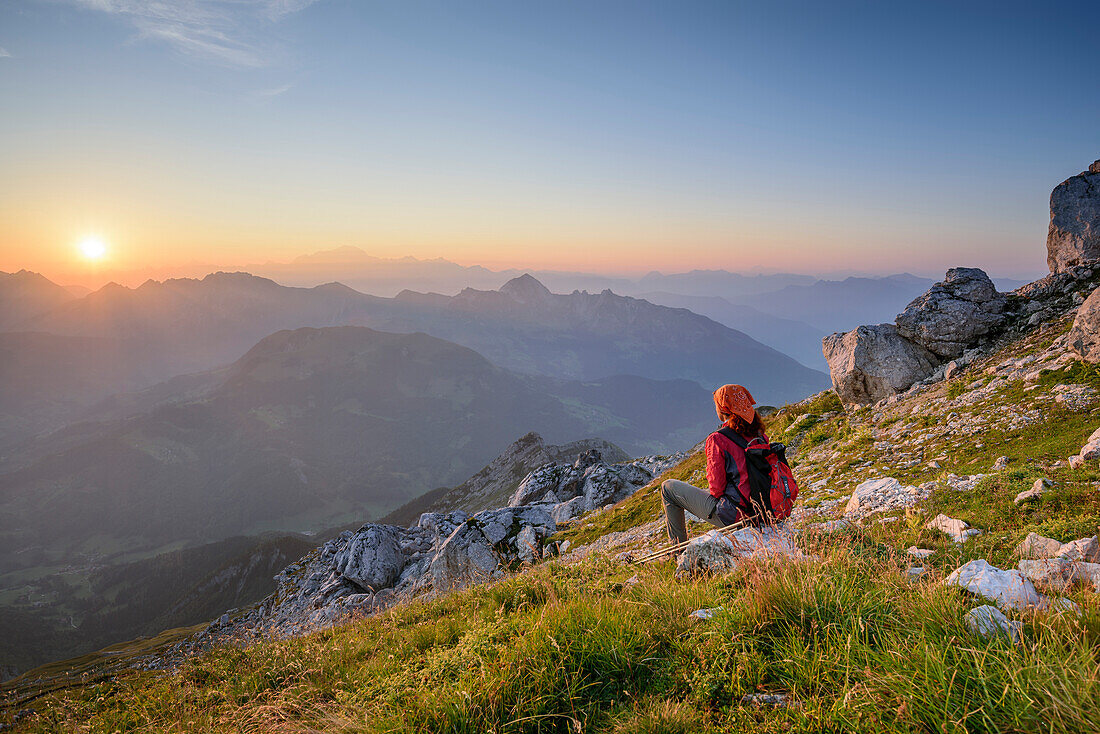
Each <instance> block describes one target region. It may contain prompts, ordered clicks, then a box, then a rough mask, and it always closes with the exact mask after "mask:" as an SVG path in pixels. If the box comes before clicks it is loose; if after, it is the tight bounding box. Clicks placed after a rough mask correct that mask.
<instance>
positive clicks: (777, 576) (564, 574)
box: [0, 330, 1100, 734]
mask: <svg viewBox="0 0 1100 734" xmlns="http://www.w3.org/2000/svg"><path fill="white" fill-rule="evenodd" d="M1057 333H1058V332H1057V330H1050V331H1048V332H1047V333H1041V334H1038V335H1035V336H1033V337H1032V338H1031V339H1029V340H1028V341H1025V342H1022V343H1019V344H1016V345H1013V346H1012V347H1010V348H1009V350H1007V351H1006V352H1005V353H1003V354H1001V355H998V356H997V357H996V358H995V359H993V360H990V363H993V362H997V361H1003V360H1004V359H1006V358H1008V357H1009V356H1016V355H1019V354H1023V353H1027V352H1028V351H1029V350H1030V351H1035V350H1039V349H1042V348H1044V347H1045V345H1046V344H1049V342H1050V340H1051V339H1052V338H1053V337H1054V336H1056V335H1057ZM985 366H986V363H983V364H979V365H975V366H973V367H972V368H971V369H970V370H968V372H967V373H966V374H965V375H964V376H963V377H961V378H958V379H957V380H956V381H952V382H949V383H946V384H942V385H939V386H936V387H935V388H933V389H932V390H929V391H927V392H925V393H922V394H921V395H920V396H917V397H914V398H910V399H903V400H902V401H900V402H898V403H897V404H895V405H892V406H889V407H888V408H887V409H886V410H883V411H881V415H875V413H876V411H871V410H862V411H855V412H853V413H848V414H845V413H843V412H840V413H837V414H836V415H833V416H831V417H824V418H815V417H814V416H829V413H830V412H831V411H834V410H836V409H837V408H838V407H839V405H838V404H837V403H836V399H835V396H831V395H830V394H828V393H826V394H823V395H822V396H819V397H818V398H816V399H815V400H814V401H810V402H807V403H804V404H800V405H797V406H789V407H788V408H786V409H784V410H783V411H781V412H780V413H778V414H777V415H776V416H774V417H773V418H772V419H771V432H772V434H773V437H775V438H780V439H785V440H788V441H791V442H793V443H797V444H800V446H801V449H800V451H799V453H798V464H799V465H798V467H797V469H796V473H797V474H798V475H799V477H800V479H801V480H802V481H803V484H804V485H805V487H806V489H805V490H804V498H805V504H806V505H807V506H811V507H812V506H815V505H821V504H822V503H824V502H828V501H829V500H834V501H835V500H843V497H844V496H845V495H846V493H847V492H848V491H849V490H850V488H851V487H852V486H854V485H855V484H856V483H858V481H861V480H862V479H865V478H868V477H871V476H898V477H899V478H901V479H903V481H906V482H909V483H913V482H917V481H929V480H936V479H938V478H942V477H943V475H944V474H945V473H946V472H947V471H953V472H956V473H959V474H963V473H968V472H974V471H977V470H979V469H980V470H981V471H983V472H987V471H989V466H990V465H991V464H992V462H993V460H994V459H995V458H996V457H997V456H1001V455H1006V456H1009V458H1010V459H1012V462H1011V463H1010V468H1009V469H1008V470H1006V471H1003V472H999V473H996V474H993V475H991V476H990V477H988V478H987V479H985V480H984V481H983V482H982V484H980V485H979V486H978V488H977V489H975V490H974V491H973V492H969V493H966V492H963V493H960V492H956V491H954V490H951V489H948V488H946V487H944V486H940V487H938V488H937V489H936V490H935V491H934V493H933V495H932V497H931V499H930V500H928V502H926V503H925V505H924V506H923V507H922V508H921V510H920V513H917V514H910V515H909V516H908V517H906V516H905V515H904V513H900V512H899V513H891V514H892V515H894V516H897V517H898V519H897V521H895V522H892V523H886V524H881V523H878V522H874V521H872V522H869V523H867V525H866V526H865V527H862V528H854V529H852V530H850V531H847V532H846V533H844V534H842V535H833V536H831V537H824V538H823V537H817V536H815V535H813V534H808V535H807V536H805V540H804V542H805V543H806V544H807V545H808V546H809V547H808V548H807V550H809V551H811V552H814V553H816V554H817V555H818V558H819V560H818V561H816V562H811V563H806V564H800V565H789V564H786V565H770V564H767V563H763V562H751V563H743V564H742V565H741V566H740V567H739V568H738V570H737V571H736V572H734V573H733V574H732V575H730V576H726V577H722V578H714V579H694V580H675V579H674V578H673V577H672V566H671V563H668V562H665V563H656V564H650V565H648V566H645V567H643V568H640V569H639V568H636V567H629V566H622V565H617V564H614V563H613V562H612V561H611V560H610V559H609V558H608V556H607V555H599V554H596V555H593V556H591V557H589V558H588V559H586V560H585V561H582V562H580V563H577V564H572V565H569V564H566V563H563V562H562V561H552V562H550V563H546V564H543V565H541V566H538V567H535V568H533V569H530V570H527V571H525V572H522V573H519V574H517V575H515V576H513V577H511V578H509V579H506V580H504V581H502V582H499V583H496V584H493V585H489V586H481V587H476V588H473V589H469V590H467V591H465V592H462V593H459V594H453V595H449V596H446V597H443V598H440V599H437V600H434V601H415V602H412V603H408V604H404V605H401V606H399V607H396V608H394V609H391V610H389V611H387V612H385V613H384V614H381V615H379V616H377V617H373V618H368V619H362V620H356V621H352V622H350V623H348V624H346V625H343V626H340V627H338V628H335V629H333V630H330V631H326V632H321V633H317V634H313V635H309V636H305V637H300V638H295V639H291V640H285V641H279V642H264V643H262V644H256V645H252V646H250V647H247V648H243V649H242V648H240V647H237V646H232V645H228V646H224V647H220V648H217V649H214V650H211V651H209V652H208V653H206V654H204V655H202V656H198V657H195V658H192V659H190V660H188V661H187V662H186V663H185V664H184V665H183V666H182V667H181V668H180V669H179V670H178V671H176V672H173V673H131V674H127V675H124V676H119V677H117V678H114V679H111V680H108V681H102V682H98V683H94V684H91V685H87V686H83V687H77V688H73V689H70V690H67V691H62V692H57V693H54V694H50V695H49V696H47V697H44V698H42V699H39V701H38V702H37V706H36V713H35V714H33V715H31V716H28V717H26V718H23V719H22V720H21V721H20V729H21V730H25V731H116V730H117V731H134V730H140V731H172V732H177V731H178V732H182V731H187V732H192V731H318V730H321V731H354V732H360V731H362V732H367V731H370V732H373V731H394V732H442V731H453V732H485V731H493V732H501V733H502V734H503V733H504V732H552V731H555V732H556V731H560V732H578V731H586V732H587V731H592V732H646V731H650V732H676V731H683V732H689V731H690V732H697V731H708V732H709V731H715V732H719V731H721V732H737V731H744V730H746V729H750V728H751V729H752V730H753V731H777V732H778V731H867V732H881V731H902V732H918V731H936V732H953V731H959V732H962V731H971V732H973V731H990V732H992V731H1044V732H1083V731H1094V730H1095V722H1096V721H1097V720H1100V604H1098V602H1097V597H1096V596H1095V595H1094V594H1093V593H1092V592H1091V591H1090V590H1087V589H1079V590H1076V591H1074V592H1073V593H1071V594H1070V595H1069V596H1070V597H1071V598H1073V599H1074V600H1075V601H1076V602H1077V603H1079V604H1080V605H1081V606H1082V608H1083V609H1084V613H1083V615H1082V616H1081V617H1080V618H1078V617H1074V616H1069V615H1062V616H1057V615H1036V616H1030V615H1018V616H1019V618H1020V619H1021V620H1022V621H1023V622H1024V625H1025V627H1024V640H1025V642H1024V644H1023V645H1019V646H1016V645H1013V644H1011V643H1009V642H1008V641H1006V640H1005V639H997V638H994V639H982V638H978V637H975V636H973V635H971V634H970V633H969V632H968V631H967V630H966V627H965V625H964V624H963V622H962V619H963V615H964V614H965V613H966V611H967V610H969V609H971V608H973V607H974V606H976V605H977V604H978V603H979V602H977V601H975V600H974V599H972V598H969V597H968V596H967V595H966V594H964V593H963V592H961V591H959V590H957V589H954V588H945V587H943V586H942V585H940V584H939V583H938V581H940V580H941V579H942V578H943V577H944V576H945V575H946V574H947V573H949V572H950V571H951V570H953V569H954V568H956V567H957V566H958V565H959V563H961V562H963V561H965V560H969V559H970V558H978V557H982V558H987V559H988V560H990V561H991V562H992V563H994V564H999V565H1001V566H1002V567H1005V566H1009V565H1012V564H1013V563H1014V560H1015V559H1014V557H1013V555H1012V548H1013V547H1014V546H1015V545H1016V544H1017V543H1018V542H1019V541H1020V540H1021V539H1022V538H1023V537H1024V536H1025V535H1026V534H1027V532H1029V531H1031V530H1035V531H1039V532H1042V533H1044V534H1047V535H1050V536H1052V537H1055V538H1058V539H1060V540H1071V539H1074V538H1077V537H1081V536H1082V535H1085V534H1090V533H1094V532H1096V525H1097V524H1098V523H1100V494H1098V492H1097V489H1096V482H1097V481H1098V480H1100V473H1098V472H1097V471H1096V467H1095V466H1091V467H1086V468H1083V469H1081V470H1076V471H1072V470H1069V469H1057V470H1052V469H1051V466H1050V465H1051V463H1052V462H1053V461H1054V460H1056V459H1058V458H1064V457H1065V456H1067V455H1068V454H1070V453H1074V452H1075V451H1076V449H1077V448H1078V447H1079V446H1080V445H1081V442H1082V440H1083V438H1084V437H1085V436H1087V435H1088V434H1089V433H1091V431H1092V429H1093V428H1094V427H1095V426H1096V425H1097V424H1098V423H1100V417H1098V416H1097V415H1096V414H1095V413H1094V412H1093V409H1092V408H1088V407H1086V408H1084V409H1080V410H1076V411H1075V410H1072V409H1069V408H1064V407H1061V406H1058V405H1057V404H1054V403H1053V402H1052V401H1051V400H1050V399H1049V398H1050V392H1051V390H1052V389H1053V387H1054V386H1055V384H1057V383H1059V382H1061V383H1074V382H1077V383H1086V384H1094V382H1095V381H1096V380H1097V378H1096V377H1095V376H1094V374H1093V372H1092V371H1091V370H1089V369H1084V368H1081V367H1075V368H1072V369H1070V370H1069V371H1068V372H1063V373H1060V374H1058V375H1054V376H1051V375H1046V376H1044V378H1043V379H1042V380H1041V381H1040V383H1039V384H1040V387H1039V388H1037V389H1035V390H1032V391H1028V392H1025V391H1024V389H1023V388H1024V386H1023V385H1022V384H1015V383H1008V384H1007V385H1006V386H1005V387H1004V388H1003V389H1002V390H1001V391H999V392H997V393H996V394H995V395H994V396H993V397H991V398H990V399H989V401H988V404H981V405H975V406H970V407H960V405H959V404H958V403H957V400H956V399H957V398H959V396H960V395H962V394H963V391H961V390H960V389H959V388H958V387H953V384H957V383H960V382H962V383H965V384H970V383H971V382H973V381H974V380H976V379H978V377H980V376H981V375H982V374H983V370H984V368H985ZM952 393H953V395H952ZM939 398H942V401H941V402H936V400H937V399H939ZM1035 406H1041V408H1042V410H1041V415H1040V417H1039V418H1037V419H1036V420H1035V422H1033V423H1030V424H1028V425H1021V426H1019V427H1017V428H1015V429H1002V428H996V427H987V428H985V429H981V430H979V431H978V432H976V433H975V432H974V430H973V429H967V428H966V427H965V426H963V427H962V428H960V429H959V431H963V433H961V434H958V435H956V434H953V433H951V432H950V431H948V430H947V429H946V428H945V426H946V425H948V424H949V423H950V421H948V418H947V416H948V415H949V414H950V413H968V414H973V415H976V416H979V417H980V418H981V419H982V420H987V421H993V422H995V420H999V417H1000V416H1004V415H1015V414H1021V411H1022V412H1027V411H1028V410H1032V409H1034V407H1035ZM966 431H969V433H966ZM922 437H923V438H925V445H927V446H928V447H929V448H925V449H924V451H923V452H919V454H920V455H919V458H915V457H917V455H918V451H917V449H918V448H919V447H920V446H921V443H920V441H921V439H922ZM928 437H932V438H928ZM978 444H981V445H982V446H981V448H979V447H978ZM925 454H927V455H925ZM938 457H942V458H938ZM933 458H937V460H939V461H940V462H941V464H942V465H943V468H942V469H932V468H929V467H928V464H927V462H928V461H929V460H931V459H933ZM702 468H703V465H702V457H701V455H700V454H695V455H693V456H692V457H690V458H689V459H687V460H686V461H685V462H683V463H682V464H681V465H680V466H678V467H676V468H674V469H673V470H670V472H668V473H667V475H666V476H674V477H677V478H681V479H685V480H687V481H692V482H695V483H698V484H701V483H702V482H703V481H704V480H703V479H702ZM1041 475H1046V476H1052V477H1053V478H1054V479H1055V480H1056V481H1057V482H1058V484H1057V485H1056V486H1055V487H1054V488H1053V489H1052V490H1050V491H1049V492H1048V494H1047V495H1045V496H1044V497H1043V499H1042V500H1041V501H1040V502H1039V503H1037V504H1036V505H1033V506H1028V507H1024V508H1018V507H1016V506H1015V505H1013V504H1012V498H1013V497H1014V496H1015V493H1016V492H1018V491H1020V490H1022V489H1026V488H1028V487H1029V486H1030V484H1031V481H1032V480H1033V479H1034V478H1035V477H1038V476H1041ZM811 485H812V486H813V487H814V488H813V489H811ZM656 487H657V482H655V483H654V484H653V485H651V486H650V487H648V488H646V489H643V490H642V491H639V492H638V493H636V494H635V495H634V496H632V497H631V498H629V499H627V500H625V501H623V502H622V503H620V504H619V505H618V506H616V507H615V508H613V509H611V510H609V511H605V512H598V513H594V514H592V515H591V516H589V517H587V518H585V519H584V520H582V521H581V522H580V523H578V524H577V525H576V526H575V527H573V528H570V529H568V530H566V531H564V532H563V533H562V537H563V539H564V538H569V539H570V540H571V541H572V542H573V543H575V544H580V543H585V542H589V541H591V540H593V539H595V538H597V537H599V536H600V535H603V534H605V533H607V532H609V531H615V530H627V529H630V528H632V527H635V526H637V525H639V524H642V523H645V522H649V521H652V520H653V519H655V518H657V517H658V512H659V504H658V502H659V500H658V497H657V495H656ZM840 506H841V507H842V506H843V502H842V501H841V502H840ZM941 511H942V512H946V513H947V514H950V515H952V516H953V517H959V518H961V519H964V520H967V521H969V522H970V523H971V524H973V525H975V526H977V527H981V528H983V529H984V530H985V531H986V532H985V533H984V534H983V535H981V536H979V537H978V538H976V539H973V540H971V541H970V542H968V543H967V544H965V545H963V546H955V545H954V544H953V543H951V542H950V541H949V540H947V538H946V537H945V536H943V535H942V534H940V533H938V532H933V531H928V530H924V529H923V524H924V520H925V519H926V518H927V517H929V516H931V515H933V514H935V513H937V512H941ZM914 543H916V544H918V545H921V546H922V547H926V548H933V549H935V550H936V551H937V553H936V554H935V555H934V556H932V558H931V559H930V560H929V561H928V562H927V563H926V564H925V565H927V566H929V567H930V573H929V574H928V575H927V576H925V577H924V578H923V579H922V580H921V581H919V582H912V581H909V580H908V579H907V578H906V576H905V574H904V571H905V569H906V568H907V567H908V566H909V565H911V563H910V561H911V559H908V558H907V557H906V556H905V555H904V549H905V548H906V547H908V546H909V545H911V544H914ZM635 574H636V576H637V580H636V583H631V582H630V577H632V576H634V575H635ZM700 607H722V611H720V612H719V613H717V614H716V616H715V617H714V619H713V620H711V621H710V622H707V623H700V622H695V621H694V620H692V619H690V618H689V617H688V616H687V615H688V613H689V612H690V611H692V610H694V609H697V608H700ZM755 692H782V693H789V694H792V696H793V697H794V699H795V700H796V701H797V705H796V706H792V707H789V708H779V709H775V708H759V707H755V706H752V705H748V704H742V702H741V701H742V697H743V696H744V695H745V694H750V693H755ZM2 720H3V719H2V718H0V721H2Z"/></svg>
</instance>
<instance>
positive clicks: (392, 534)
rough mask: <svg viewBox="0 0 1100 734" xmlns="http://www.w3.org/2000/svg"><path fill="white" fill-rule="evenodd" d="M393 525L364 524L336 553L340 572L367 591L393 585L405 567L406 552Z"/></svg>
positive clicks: (334, 562) (334, 563) (335, 563)
mask: <svg viewBox="0 0 1100 734" xmlns="http://www.w3.org/2000/svg"><path fill="white" fill-rule="evenodd" d="M398 532H399V529H398V528H396V527H394V526H392V525H373V524H368V525H364V526H363V527H362V528H360V529H359V531H358V532H356V533H355V535H354V536H352V537H351V538H350V539H349V541H348V543H347V544H346V545H344V546H343V547H342V548H341V549H340V550H339V551H338V552H337V553H336V554H335V556H334V558H333V566H334V568H335V570H336V572H337V573H338V574H340V576H342V577H343V578H345V579H347V580H348V581H350V582H352V583H353V584H355V585H356V586H358V587H360V588H361V589H363V590H364V591H369V592H374V591H378V590H379V589H385V588H388V587H390V586H393V584H394V582H395V581H397V578H398V577H399V576H400V575H401V571H402V569H403V568H404V567H405V554H404V553H402V552H401V544H400V542H399V540H398Z"/></svg>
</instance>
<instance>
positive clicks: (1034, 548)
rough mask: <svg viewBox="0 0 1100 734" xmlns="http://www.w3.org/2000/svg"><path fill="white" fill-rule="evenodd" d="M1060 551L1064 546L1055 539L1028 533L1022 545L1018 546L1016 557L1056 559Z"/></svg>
mask: <svg viewBox="0 0 1100 734" xmlns="http://www.w3.org/2000/svg"><path fill="white" fill-rule="evenodd" d="M1060 550H1062V544H1061V543H1059V542H1058V541H1057V540H1055V539H1054V538H1046V537H1043V536H1042V535H1039V534H1038V533H1028V534H1027V537H1026V538H1024V539H1023V541H1022V542H1021V543H1020V545H1018V546H1016V555H1018V556H1019V557H1020V558H1054V557H1055V556H1057V555H1058V551H1060Z"/></svg>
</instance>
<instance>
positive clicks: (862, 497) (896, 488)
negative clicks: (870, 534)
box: [844, 477, 932, 519]
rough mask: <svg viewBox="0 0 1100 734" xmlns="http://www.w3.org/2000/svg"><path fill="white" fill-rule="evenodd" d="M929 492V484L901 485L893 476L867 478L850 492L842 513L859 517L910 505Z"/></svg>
mask: <svg viewBox="0 0 1100 734" xmlns="http://www.w3.org/2000/svg"><path fill="white" fill-rule="evenodd" d="M931 493H932V489H931V486H927V485H921V486H920V487H910V486H903V485H902V483H901V482H899V481H898V480H897V479H894V478H893V477H885V478H883V479H868V480H867V481H865V482H862V483H861V484H860V485H859V486H858V487H856V488H855V490H854V491H853V492H852V496H851V497H849V498H848V504H847V506H846V507H845V508H844V515H845V517H849V518H852V519H860V518H863V517H867V516H868V515H873V514H876V513H879V512H889V511H891V510H900V509H904V508H906V507H912V506H914V505H916V504H917V503H919V502H921V501H922V500H924V499H927V498H928V496H929V495H930V494H931Z"/></svg>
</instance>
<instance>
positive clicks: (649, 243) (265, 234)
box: [0, 0, 1100, 277]
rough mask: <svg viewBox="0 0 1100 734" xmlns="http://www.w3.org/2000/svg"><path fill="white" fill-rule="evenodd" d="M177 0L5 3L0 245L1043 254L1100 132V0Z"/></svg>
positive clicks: (27, 250) (1013, 267)
mask: <svg viewBox="0 0 1100 734" xmlns="http://www.w3.org/2000/svg"><path fill="white" fill-rule="evenodd" d="M165 5H167V6H171V8H170V9H168V10H165V8H164V6H159V7H158V6H157V5H156V4H153V3H147V2H139V1H138V0H42V1H39V2H14V1H9V2H6V3H3V4H0V170H3V175H2V176H0V269H2V270H11V269H17V268H18V267H30V268H34V269H40V270H44V271H47V274H49V272H50V269H51V268H53V269H54V270H58V269H61V270H63V269H64V268H65V266H66V263H67V262H68V261H69V260H71V258H72V251H73V243H74V242H75V241H77V240H78V239H79V238H80V237H82V236H84V235H85V234H86V233H94V234H96V235H97V236H99V237H101V238H103V239H105V240H107V241H108V242H109V243H110V244H111V247H112V256H113V257H114V258H116V260H117V265H118V266H119V267H122V266H124V265H125V266H127V267H139V266H159V265H164V264H166V263H177V262H178V263H183V262H186V261H192V260H201V261H205V262H218V263H234V262H249V261H253V262H254V261H257V260H266V259H284V258H289V257H292V256H294V255H297V254H300V253H303V252H310V251H313V250H318V249H326V248H329V247H335V246H339V245H348V244H351V245H356V246H360V247H363V248H364V249H367V250H369V251H371V252H374V253H376V254H378V255H383V256H395V255H404V254H412V255H415V256H418V257H436V256H443V257H448V258H449V259H453V260H457V261H459V262H463V263H474V262H480V263H483V264H488V265H517V266H532V267H547V266H549V267H572V268H576V269H602V270H615V271H629V270H635V271H645V270H650V269H662V270H665V271H672V270H686V269H690V268H696V267H714V268H727V269H731V270H744V269H748V268H753V267H762V268H772V269H780V270H791V271H801V272H823V271H827V270H832V271H842V270H861V271H878V272H896V271H901V270H909V271H912V272H918V273H922V274H927V275H936V274H942V272H943V270H944V269H945V268H947V267H949V266H953V265H973V266H979V267H984V268H985V269H987V270H989V271H990V272H991V273H993V274H995V275H1005V276H1021V277H1023V276H1034V275H1038V274H1040V273H1041V272H1042V271H1043V270H1045V249H1044V243H1045V236H1046V226H1047V221H1048V211H1047V200H1048V197H1049V194H1050V190H1051V188H1052V187H1053V186H1054V185H1056V184H1057V183H1059V182H1060V181H1062V180H1063V179H1065V178H1066V177H1068V176H1070V175H1073V174H1075V173H1077V172H1079V171H1081V170H1083V169H1084V168H1085V167H1087V165H1088V164H1089V163H1090V162H1092V161H1093V160H1094V159H1096V158H1100V93H1098V92H1100V74H1098V71H1097V70H1098V67H1097V63H1096V48H1097V44H1096V33H1097V29H1100V5H1098V4H1097V3H1095V2H1093V3H1056V4H1047V3H1035V2H1029V3H1016V2H997V3H992V2H990V3H977V2H913V3H896V2H868V3H835V2H814V3H785V2H760V3H738V2H703V3H700V2H665V3H651V2H600V1H598V0H587V1H585V2H572V1H568V0H554V1H551V2H533V1H512V2H458V1H455V0H452V1H450V2H417V1H415V0H395V1H394V2H367V1H362V0H361V1H359V2H350V1H346V0H318V1H317V2H308V1H306V0H298V1H295V0H271V1H267V0H265V1H262V2H261V1H258V2H214V1H209V2H205V1H198V0H193V1H192V2H180V3H166V4H165ZM74 267H75V265H74Z"/></svg>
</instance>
